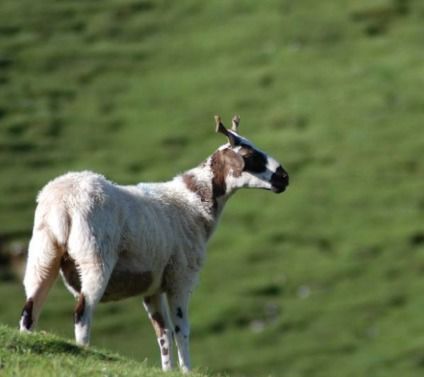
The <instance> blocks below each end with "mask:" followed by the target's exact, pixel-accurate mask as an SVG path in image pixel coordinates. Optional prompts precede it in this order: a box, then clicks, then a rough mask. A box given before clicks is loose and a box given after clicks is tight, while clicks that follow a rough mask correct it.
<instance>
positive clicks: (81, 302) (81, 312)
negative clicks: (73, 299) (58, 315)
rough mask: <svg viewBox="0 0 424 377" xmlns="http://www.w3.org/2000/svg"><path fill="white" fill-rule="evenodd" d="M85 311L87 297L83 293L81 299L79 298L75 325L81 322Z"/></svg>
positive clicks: (75, 313)
mask: <svg viewBox="0 0 424 377" xmlns="http://www.w3.org/2000/svg"><path fill="white" fill-rule="evenodd" d="M84 310H85V297H84V295H83V294H82V293H81V294H80V296H79V298H78V302H77V305H76V306H75V311H74V322H75V323H79V322H81V319H82V316H83V315H84Z"/></svg>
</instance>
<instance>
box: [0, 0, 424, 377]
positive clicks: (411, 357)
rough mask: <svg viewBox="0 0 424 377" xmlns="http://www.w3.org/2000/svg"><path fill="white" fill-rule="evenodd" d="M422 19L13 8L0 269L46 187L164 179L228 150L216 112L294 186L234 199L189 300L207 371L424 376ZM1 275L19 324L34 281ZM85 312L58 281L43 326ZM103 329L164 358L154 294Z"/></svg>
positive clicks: (288, 8) (347, 5)
mask: <svg viewBox="0 0 424 377" xmlns="http://www.w3.org/2000/svg"><path fill="white" fill-rule="evenodd" d="M423 25H424V2H423V1H420V0H409V1H408V0H403V1H402V0H355V1H354V0H340V1H337V0H321V1H319V2H318V1H313V0H298V1H289V0H285V1H284V0H283V1H281V0H280V1H276V0H275V1H272V0H270V1H262V2H261V1H253V0H251V1H247V0H246V1H223V0H221V1H219V0H212V1H208V2H200V1H195V0H181V1H175V2H166V1H160V0H159V1H153V0H104V1H95V0H86V1H78V0H77V1H76V0H72V1H71V0H61V1H53V0H44V1H38V2H37V1H31V0H15V1H12V0H4V1H2V2H1V4H0V248H1V249H0V261H2V263H4V262H5V257H4V256H3V257H2V255H5V254H6V253H7V250H8V248H9V246H8V245H9V244H10V242H12V241H15V240H20V241H23V242H26V241H28V239H29V237H30V232H31V226H32V216H33V212H34V208H35V197H36V194H37V192H38V191H39V189H40V188H41V187H42V186H43V185H44V184H45V183H46V182H47V181H48V180H50V179H52V178H53V177H55V176H57V175H59V174H62V173H64V172H67V171H71V170H81V169H91V170H95V171H98V172H100V173H102V174H104V175H106V176H107V177H108V178H110V179H111V180H113V181H115V182H119V183H123V184H124V183H125V184H127V183H135V182H140V181H156V180H166V179H169V178H171V177H172V176H174V175H175V174H177V173H179V172H182V171H184V170H186V169H189V168H191V167H193V166H195V165H197V164H198V163H199V162H200V161H202V160H203V159H205V158H206V157H207V156H208V155H209V154H210V153H212V152H213V151H214V150H215V149H216V148H217V147H218V146H219V145H220V144H222V143H223V142H224V141H225V140H224V139H223V137H222V135H216V134H215V133H214V122H213V115H214V114H217V113H218V114H221V115H222V117H223V119H224V120H226V123H229V121H230V119H231V117H232V115H233V114H235V113H238V114H240V116H241V128H240V132H241V133H242V134H244V135H245V136H247V137H248V138H250V139H251V140H252V141H254V142H255V143H256V144H257V145H258V146H259V147H261V148H262V149H263V150H265V151H267V152H268V153H269V154H271V155H273V156H274V157H276V158H277V159H278V160H280V161H281V162H282V163H283V165H284V166H285V168H286V169H287V170H288V172H289V174H290V179H291V181H290V182H291V184H290V187H289V189H288V191H287V192H286V193H284V194H283V195H280V196H277V195H274V194H272V193H269V192H264V191H253V190H251V191H241V192H239V193H238V194H237V195H236V196H235V197H234V198H233V199H232V200H231V201H230V202H229V204H228V206H227V208H226V211H225V213H224V215H223V217H222V219H221V224H220V227H218V230H217V232H216V234H215V235H214V237H213V239H212V240H211V242H210V245H209V252H208V258H207V262H206V265H205V268H204V270H203V273H202V275H201V281H200V284H199V287H198V288H197V290H196V292H195V294H194V296H193V300H192V305H191V317H192V334H193V337H192V346H191V349H192V359H193V364H194V366H195V367H198V368H201V370H203V369H207V370H208V371H210V373H212V374H213V373H217V372H218V373H228V375H230V376H234V377H239V376H248V377H265V376H269V375H271V376H273V377H357V376H361V377H362V376H366V377H383V376H384V377H386V376H387V377H400V376H402V377H408V376H417V377H418V376H422V375H424V320H423V312H424V296H423V294H422V292H423V291H424V159H423V157H422V156H423V151H424V128H423V127H424V92H423V88H424V64H423V62H424V48H423V47H424V27H423ZM0 267H3V268H1V269H0V270H1V271H0V276H4V279H3V280H2V281H0V322H1V323H2V324H6V325H9V326H14V327H16V326H17V322H18V317H19V314H20V311H21V307H22V305H23V302H24V294H23V290H22V287H21V285H20V284H19V282H17V281H15V280H13V279H11V278H10V274H8V273H5V272H4V266H0ZM73 306H74V302H73V299H72V297H71V296H70V295H69V294H68V293H67V292H65V290H64V289H63V287H62V284H61V283H59V284H57V287H56V288H55V289H54V290H53V292H52V294H51V297H50V299H49V301H48V304H47V305H46V308H45V311H44V313H43V316H42V318H41V322H40V329H42V330H46V331H49V332H52V333H55V334H58V335H61V336H64V337H66V338H67V339H72V333H73V326H72V310H73ZM2 331H3V330H2ZM5 331H6V330H5ZM12 339H18V338H17V336H16V334H15V335H13V337H12ZM35 339H40V342H42V340H41V339H42V337H39V338H35ZM92 339H93V345H94V346H98V347H101V348H103V349H109V350H111V351H112V352H119V353H120V354H121V355H124V357H129V358H131V359H136V360H141V361H143V360H145V359H147V362H146V363H147V365H148V366H154V367H158V366H159V351H158V350H157V347H156V340H155V338H154V335H153V330H152V329H151V328H150V324H149V321H148V319H147V317H146V315H145V313H144V312H143V309H142V305H141V302H140V299H131V300H126V301H123V302H120V303H114V304H104V305H102V306H100V307H99V309H98V312H97V314H96V316H95V318H94V333H93V337H92ZM13 341H15V340H13ZM1 352H3V353H4V352H5V351H4V350H2V351H1ZM1 352H0V355H1V354H2V353H1ZM93 352H94V351H93ZM25 355H26V353H25V352H24V353H23V354H22V355H21V357H24V356H25ZM43 355H44V354H43V353H40V354H39V355H38V356H37V357H38V358H40V359H41V358H43V357H44V356H43ZM85 355H87V357H88V356H89V354H85V353H82V354H81V355H80V356H79V357H82V358H84V357H85ZM46 357H47V358H48V357H50V356H49V353H48V352H47V354H46ZM76 362H78V361H76ZM2 372H5V373H8V374H7V375H19V373H18V374H16V373H15V374H14V372H13V370H12V371H11V370H9V369H8V364H7V363H3V362H0V375H2ZM28 373H30V372H28ZM84 373H85V372H83V371H81V373H80V375H84ZM111 373H112V372H111ZM113 373H114V372H113ZM140 373H141V372H140ZM146 373H147V372H146ZM152 373H154V372H152ZM28 375H31V374H28ZM34 375H36V374H34ZM105 375H107V374H106V373H105ZM143 375H147V374H143ZM153 375H154V374H153Z"/></svg>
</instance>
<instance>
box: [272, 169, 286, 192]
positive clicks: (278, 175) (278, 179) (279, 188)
mask: <svg viewBox="0 0 424 377" xmlns="http://www.w3.org/2000/svg"><path fill="white" fill-rule="evenodd" d="M271 184H272V190H273V191H274V192H277V193H280V192H283V191H284V190H285V189H286V187H287V186H288V185H289V175H288V174H287V172H286V171H285V170H284V169H283V167H282V166H279V167H278V168H277V170H276V171H275V173H274V174H273V175H272V176H271Z"/></svg>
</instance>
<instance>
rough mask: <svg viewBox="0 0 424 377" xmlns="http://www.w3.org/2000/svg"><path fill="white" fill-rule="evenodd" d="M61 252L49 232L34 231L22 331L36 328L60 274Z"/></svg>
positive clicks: (26, 282)
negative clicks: (50, 291) (43, 307)
mask: <svg viewBox="0 0 424 377" xmlns="http://www.w3.org/2000/svg"><path fill="white" fill-rule="evenodd" d="M61 254H62V250H61V249H60V248H59V247H58V246H57V245H56V244H55V243H54V242H53V241H52V240H51V239H50V237H49V236H48V234H46V233H45V232H37V233H34V235H33V238H32V239H31V242H30V246H29V251H28V260H27V266H26V270H25V278H24V286H25V293H26V302H25V305H24V308H23V310H22V314H21V319H20V321H19V328H20V331H21V332H28V331H32V330H33V329H34V328H35V325H36V324H37V321H38V317H39V316H40V312H41V308H42V306H43V304H44V302H45V300H46V298H47V294H48V292H49V290H50V288H51V287H52V285H53V283H54V282H55V281H56V278H57V276H58V274H59V265H60V259H61Z"/></svg>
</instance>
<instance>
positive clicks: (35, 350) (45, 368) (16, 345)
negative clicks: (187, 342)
mask: <svg viewBox="0 0 424 377" xmlns="http://www.w3.org/2000/svg"><path fill="white" fill-rule="evenodd" d="M0 375H1V376H2V377H3V376H4V377H9V376H11V377H12V376H13V377H16V376H19V377H30V376H31V377H49V376H51V377H68V376H87V377H88V376H102V377H114V376H119V377H121V376H128V377H131V376H146V377H160V376H164V374H163V372H162V371H161V370H159V369H158V368H154V367H151V366H148V364H147V362H136V361H134V360H130V359H128V358H125V357H123V356H120V355H118V354H115V353H112V352H110V351H105V350H100V349H97V348H91V347H90V348H81V347H79V346H77V345H75V344H73V343H71V342H69V341H66V340H64V339H63V338H60V337H58V336H56V335H52V334H49V333H47V332H44V331H43V332H35V333H28V334H20V333H19V332H18V330H14V329H11V328H10V327H8V326H5V325H1V324H0ZM166 375H167V376H169V377H181V376H182V374H181V373H179V372H172V373H167V374H166ZM192 375H193V377H208V376H211V375H209V374H205V373H200V372H193V373H192Z"/></svg>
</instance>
